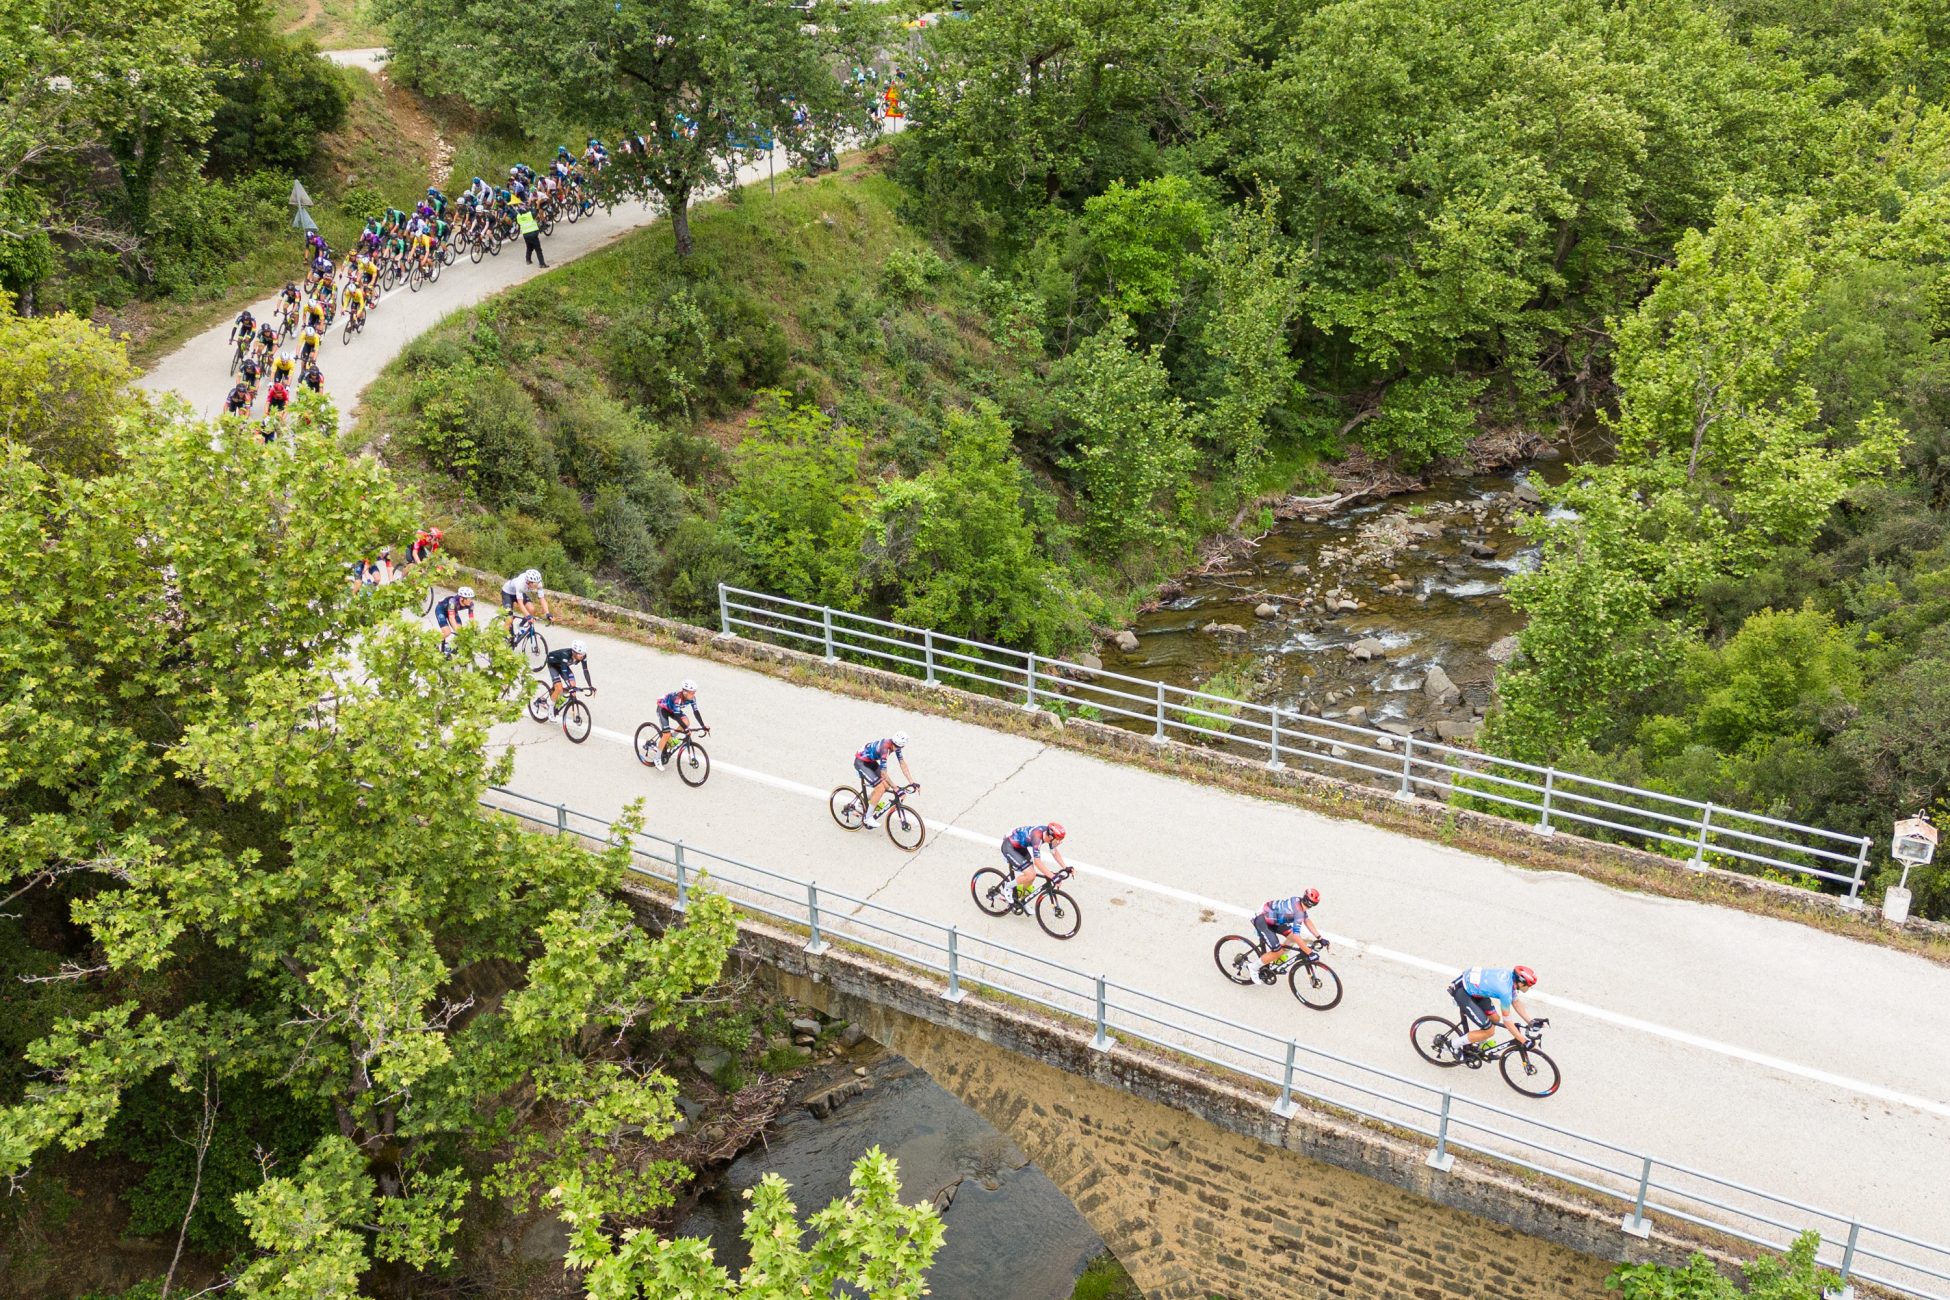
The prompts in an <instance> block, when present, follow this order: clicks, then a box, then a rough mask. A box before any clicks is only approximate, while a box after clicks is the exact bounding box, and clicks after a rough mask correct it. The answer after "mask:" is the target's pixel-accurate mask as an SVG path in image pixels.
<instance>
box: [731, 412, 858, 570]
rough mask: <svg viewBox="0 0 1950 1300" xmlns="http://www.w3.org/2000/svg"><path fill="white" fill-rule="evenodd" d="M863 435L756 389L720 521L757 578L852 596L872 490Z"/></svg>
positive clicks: (816, 413)
mask: <svg viewBox="0 0 1950 1300" xmlns="http://www.w3.org/2000/svg"><path fill="white" fill-rule="evenodd" d="M860 450H861V443H860V435H859V434H858V433H856V432H854V431H853V430H851V429H849V428H847V427H845V426H843V425H836V424H834V422H833V421H832V419H831V418H830V417H828V416H826V415H824V414H823V413H821V412H820V410H819V409H818V408H817V407H812V406H794V405H792V402H791V399H790V397H789V396H788V395H787V394H786V393H783V392H780V391H778V390H776V389H775V390H772V391H769V392H766V393H763V394H761V395H760V397H759V405H758V412H757V414H755V415H754V416H753V417H752V420H751V424H750V426H749V428H748V430H747V432H746V434H745V439H744V441H743V442H741V443H740V444H739V446H738V454H737V458H736V460H735V461H734V462H733V465H732V483H731V487H730V489H729V490H728V491H727V492H726V494H725V502H724V513H723V515H722V517H721V522H722V525H723V527H724V530H725V533H726V535H727V536H729V537H730V538H731V539H732V541H733V543H734V544H735V545H736V546H737V548H738V550H739V552H740V554H741V556H742V557H743V559H744V562H745V565H746V567H747V568H748V569H749V571H750V573H751V576H752V579H753V581H755V582H757V583H758V584H759V585H760V586H762V587H764V588H765V589H766V590H767V591H771V592H774V593H776V594H778V595H781V596H788V597H790V598H792V599H794V600H806V601H815V602H819V603H822V604H831V605H850V604H851V603H852V601H853V598H854V593H855V590H856V587H857V583H858V574H859V555H860V538H861V533H862V530H863V529H864V527H865V510H866V506H867V502H868V499H869V494H868V491H867V489H866V487H865V486H864V485H863V484H862V483H861V482H860Z"/></svg>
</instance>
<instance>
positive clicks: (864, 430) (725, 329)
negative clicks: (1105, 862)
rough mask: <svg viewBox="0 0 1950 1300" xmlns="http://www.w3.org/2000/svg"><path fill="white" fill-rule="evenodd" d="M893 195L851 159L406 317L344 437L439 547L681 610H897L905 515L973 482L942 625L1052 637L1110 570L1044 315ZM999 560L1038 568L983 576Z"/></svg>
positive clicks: (907, 597)
mask: <svg viewBox="0 0 1950 1300" xmlns="http://www.w3.org/2000/svg"><path fill="white" fill-rule="evenodd" d="M897 198H898V193H897V190H896V188H895V186H894V185H893V183H892V182H891V181H889V180H887V179H886V178H885V177H883V176H882V175H881V174H880V173H879V170H878V166H877V162H876V160H874V159H872V158H856V159H854V160H852V161H851V162H850V163H849V165H848V166H847V168H846V169H845V170H843V171H842V172H841V173H840V174H838V175H835V176H828V177H824V178H821V179H819V180H811V181H809V180H806V179H803V178H799V177H787V178H782V179H781V180H780V181H779V183H778V186H777V192H776V194H773V193H770V192H768V188H767V187H766V186H764V185H754V186H752V187H750V188H749V189H747V190H746V191H744V192H743V193H742V194H740V195H739V196H736V197H735V198H734V199H732V200H729V201H725V202H721V203H718V204H714V205H712V206H710V207H708V208H705V209H703V210H701V211H700V213H699V215H698V218H697V226H696V230H697V247H698V252H697V253H696V255H695V256H694V257H693V258H692V259H691V262H690V264H688V265H683V264H680V263H679V261H678V259H677V257H676V255H675V253H674V252H673V250H672V248H671V240H670V237H669V234H668V232H666V231H664V230H663V229H662V228H660V227H658V228H651V229H649V230H646V231H643V232H640V233H637V234H634V235H631V236H629V237H627V238H625V239H623V240H621V241H619V242H618V244H617V245H616V246H615V247H613V248H611V249H608V250H605V251H603V252H600V253H597V254H593V255H591V256H589V257H587V258H584V259H582V260H581V261H578V262H575V263H572V264H569V265H567V266H564V267H562V268H561V269H559V270H557V271H555V272H554V273H553V274H551V275H548V276H545V277H542V278H540V279H538V280H535V281H532V282H530V283H529V284H527V285H524V286H522V287H520V288H517V289H515V290H512V291H510V292H509V293H507V294H505V295H502V296H500V297H499V298H497V299H495V300H493V301H491V302H489V303H486V304H483V305H482V306H481V307H479V308H476V309H473V310H470V311H466V312H462V313H458V314H456V315H455V316H453V317H451V318H450V319H448V320H447V321H445V322H443V323H442V324H440V325H439V326H437V327H436V328H435V329H434V330H432V331H431V332H430V333H428V334H427V335H425V336H423V337H422V338H421V339H420V340H419V341H418V342H416V343H415V344H414V345H413V346H412V347H411V348H409V349H408V350H407V352H406V353H405V354H403V355H402V357H401V358H400V359H399V361H397V362H396V363H395V364H394V365H393V367H392V368H391V369H390V370H389V371H388V372H387V373H386V374H385V375H384V376H383V377H382V378H381V379H380V380H379V381H378V382H377V383H375V384H374V386H373V387H372V389H370V390H369V391H368V394H367V398H366V404H365V408H364V410H363V412H362V418H361V426H360V427H361V430H362V432H361V435H360V436H361V437H362V438H363V439H365V440H368V441H370V442H372V443H374V444H376V445H377V446H379V447H380V448H382V449H383V452H384V454H385V456H386V458H387V459H388V460H389V461H390V462H392V463H394V464H395V465H396V466H399V467H402V468H404V469H406V470H407V472H408V473H412V474H417V475H419V477H420V478H421V481H422V486H423V488H424V490H425V491H426V492H427V494H428V496H429V497H430V498H431V499H433V500H435V501H437V502H440V503H442V509H443V510H444V512H445V513H446V515H447V516H448V517H450V518H451V519H452V520H453V522H454V528H453V532H452V540H453V543H454V548H455V550H456V551H457V552H458V553H459V554H460V555H462V556H463V557H466V558H469V559H472V560H474V561H476V562H478V563H480V564H481V565H482V566H484V567H487V568H492V569H497V570H501V571H513V570H516V569H519V568H521V567H524V566H526V565H530V564H533V565H537V566H539V567H541V568H542V569H544V570H545V571H546V572H547V573H548V575H549V578H550V583H551V585H556V586H562V587H565V588H568V589H572V590H581V591H586V592H595V591H603V592H607V593H608V594H610V595H612V596H615V597H617V598H620V599H623V600H625V601H629V602H632V603H636V604H639V605H643V606H646V607H649V608H654V609H659V610H663V611H667V612H671V613H677V614H700V613H703V612H705V611H706V610H709V609H714V608H715V601H716V596H715V591H716V584H717V583H718V582H719V581H720V580H728V581H739V580H751V581H771V582H773V583H778V584H783V585H792V579H794V578H795V577H799V576H803V577H804V578H805V583H804V585H803V586H801V588H800V589H801V590H803V591H807V592H808V593H810V594H817V595H820V596H822V597H824V598H828V599H832V600H835V601H839V602H843V603H849V604H855V605H861V606H868V607H877V608H886V609H893V608H899V607H902V605H903V602H904V601H906V602H908V604H907V605H906V607H907V608H909V609H912V608H913V604H912V601H913V600H914V599H915V596H914V580H915V578H916V574H915V572H914V570H915V568H916V566H918V565H919V564H921V563H922V562H923V560H922V557H923V555H924V554H925V553H926V552H927V549H928V543H927V542H926V540H925V539H926V536H927V535H929V534H928V530H929V529H930V528H936V530H937V533H936V535H940V534H939V527H950V525H945V524H942V523H941V520H942V518H943V516H944V514H949V513H952V512H953V510H954V509H955V508H956V506H957V505H965V504H966V502H967V501H968V500H969V499H970V494H972V493H988V494H990V495H989V498H988V499H991V500H993V502H994V503H995V508H994V511H993V512H991V514H990V515H989V516H985V521H984V522H979V523H978V522H976V521H972V520H971V521H969V526H970V528H971V529H972V531H973V533H974V534H976V535H977V537H976V541H975V548H976V549H981V547H983V546H985V545H987V544H988V543H989V542H990V541H991V540H993V539H1000V541H999V542H998V545H1001V546H1004V547H1015V548H1016V549H1015V550H1013V551H1011V552H1010V553H1009V555H1007V556H994V555H991V556H986V557H980V558H979V563H980V564H981V565H983V566H986V574H985V576H981V577H970V578H969V580H968V590H967V591H964V592H962V593H960V595H959V596H958V598H957V599H958V600H959V602H960V603H959V604H957V605H956V608H957V610H960V611H961V612H962V613H963V614H964V615H965V617H963V618H961V620H960V621H961V622H962V625H963V626H964V627H967V628H968V629H970V630H975V631H983V632H987V633H1000V632H1002V631H1004V630H1005V629H1012V630H1014V632H1015V633H1016V634H1017V635H1020V636H1025V637H1027V638H1029V639H1031V640H1038V639H1040V640H1045V641H1047V640H1050V639H1052V638H1054V639H1064V638H1065V637H1068V636H1070V635H1072V634H1073V633H1074V632H1075V630H1076V629H1077V628H1078V627H1079V626H1080V623H1081V618H1080V615H1081V616H1089V615H1092V614H1100V615H1102V614H1107V612H1108V610H1107V606H1108V605H1109V604H1111V603H1112V602H1114V601H1116V600H1117V599H1119V598H1120V597H1119V596H1118V593H1121V592H1124V591H1127V590H1129V589H1130V587H1131V585H1132V584H1131V582H1130V581H1129V577H1130V575H1129V574H1128V573H1126V572H1123V571H1121V570H1120V571H1119V572H1115V573H1113V572H1109V571H1097V570H1093V569H1092V568H1090V567H1089V566H1088V565H1087V564H1086V563H1085V561H1084V560H1083V559H1082V558H1081V556H1080V555H1079V553H1078V552H1077V551H1076V550H1075V548H1074V547H1073V546H1072V545H1071V530H1070V528H1069V526H1068V524H1067V523H1066V522H1065V517H1066V514H1067V505H1066V502H1065V499H1064V496H1063V493H1062V492H1061V490H1060V489H1059V488H1058V487H1057V486H1056V485H1055V481H1054V479H1053V478H1052V476H1051V475H1050V474H1049V473H1048V472H1047V466H1048V464H1049V462H1050V459H1051V457H1052V455H1053V454H1054V451H1053V448H1052V447H1051V446H1050V445H1049V442H1048V436H1047V430H1048V428H1049V424H1050V421H1049V416H1048V413H1047V410H1046V406H1047V399H1046V398H1045V397H1044V396H1043V390H1044V388H1045V387H1046V379H1047V375H1046V372H1047V365H1046V359H1045V356H1044V353H1043V344H1042V341H1041V337H1040V334H1039V332H1038V331H1036V330H1035V329H1034V328H1032V327H1029V326H1027V325H1026V324H1025V322H1024V320H1023V317H1022V315H1021V312H1020V305H1019V304H1018V303H1016V302H1015V300H1014V299H1013V298H1012V297H1011V296H1010V294H1009V293H1008V292H1007V291H1006V290H1004V289H1003V288H1002V287H1001V286H1000V285H999V284H997V283H996V282H995V281H994V280H993V279H991V278H990V277H989V276H988V275H986V274H985V273H983V272H982V271H980V270H979V269H977V268H975V267H973V266H971V265H969V264H967V263H963V262H958V261H954V260H951V259H946V258H943V257H942V256H941V255H939V254H938V253H937V252H936V251H935V250H934V249H933V248H931V247H930V246H929V245H928V243H927V242H926V241H925V240H924V239H923V238H922V237H921V236H920V235H919V234H918V233H916V231H915V230H914V229H913V228H912V227H911V226H909V225H908V224H906V223H905V222H903V220H902V219H901V217H900V215H899V214H898V213H897V210H896V202H897ZM775 390H784V391H785V392H786V393H787V394H789V396H788V398H787V399H786V401H785V402H784V404H783V405H775V404H774V403H773V402H772V400H771V399H768V398H767V397H765V394H766V393H768V392H771V391H775ZM991 406H992V412H991V413H990V414H988V415H986V416H984V417H983V419H984V420H986V421H987V422H988V423H986V424H984V426H983V427H984V428H986V429H989V430H990V431H991V433H992V432H993V430H994V428H995V427H996V425H995V422H996V421H1002V422H1006V426H1007V429H1006V430H1005V432H1004V434H1002V435H1001V436H999V438H998V440H997V445H999V447H1000V452H999V454H998V453H997V452H996V451H995V448H994V447H991V448H990V450H989V451H987V452H976V451H973V450H967V449H966V448H968V447H972V446H973V442H974V441H977V440H979V439H980V438H981V437H984V436H988V435H984V434H982V433H980V432H979V431H975V430H973V429H972V428H971V427H970V425H969V422H968V420H967V418H966V417H965V415H958V413H965V412H967V411H969V410H971V409H974V408H983V409H988V407H991ZM803 408H816V409H813V410H810V411H807V410H804V409H803ZM795 411H797V412H798V413H797V414H792V412H795ZM755 418H758V419H759V427H760V429H761V430H762V433H761V434H752V433H750V432H749V430H750V427H751V424H752V421H753V420H754V419H755ZM787 426H790V427H789V428H788V427H787ZM957 430H959V431H960V432H956V431H957ZM753 440H755V441H757V442H760V443H762V444H763V451H762V453H761V452H759V451H757V450H755V449H754V445H753ZM957 440H959V441H957ZM951 442H954V443H955V445H956V446H962V447H964V454H963V456H962V459H961V461H960V462H959V468H958V469H953V470H951V469H949V468H947V466H948V465H949V463H950V462H951V461H953V460H954V456H953V453H952V450H951V448H950V446H949V444H950V443H951ZM856 444H857V445H856ZM1011 445H1013V448H1014V451H1015V452H1016V453H1017V454H1016V455H1015V456H1011V455H1009V448H1010V447H1011ZM814 460H818V461H819V462H820V463H819V464H817V465H815V464H813V463H812V462H813V461H814ZM1025 466H1026V467H1027V468H1025ZM991 471H993V472H991ZM955 475H959V476H960V477H954V476H955ZM971 476H972V477H971ZM978 480H979V481H978ZM774 489H776V496H775V497H772V498H768V497H767V493H768V491H773V490H774ZM921 498H924V499H925V500H924V502H923V504H922V505H920V506H916V505H915V501H916V500H917V499H921ZM829 505H830V506H831V510H830V511H829V512H827V513H825V514H822V513H821V512H822V510H824V509H825V507H827V506H829ZM800 511H803V512H805V513H804V514H803V516H802V515H800V514H795V512H800ZM787 516H791V517H790V518H788V517H787ZM916 537H921V538H922V539H923V540H922V542H921V544H920V550H919V551H918V552H917V551H916V550H914V549H913V548H912V547H911V546H910V543H912V542H913V541H914V539H915V538H916ZM968 549H969V548H968V546H967V545H965V544H963V543H955V544H953V545H951V546H950V547H949V551H950V554H949V555H948V556H947V558H946V559H945V561H944V560H943V559H942V558H941V557H936V558H935V559H934V560H932V561H928V564H929V566H930V568H931V569H933V570H936V571H938V570H939V569H940V568H941V567H942V565H943V563H944V562H945V563H946V564H947V565H949V566H950V567H952V566H953V565H955V564H957V563H959V562H960V561H961V560H962V559H963V558H964V557H966V553H967V551H968ZM788 553H789V554H790V555H791V556H793V557H796V558H795V559H792V560H791V561H790V562H788V561H787V560H785V559H782V558H781V556H782V555H784V554H788ZM1166 558H1167V557H1166V556H1165V555H1163V554H1160V555H1159V556H1156V557H1152V559H1151V561H1150V563H1151V564H1154V565H1155V564H1158V563H1162V562H1164V561H1165V559H1166ZM802 561H803V563H801V562H802ZM968 562H969V563H970V564H971V565H974V564H977V563H978V560H977V559H969V561H968ZM795 564H797V565H799V567H793V566H794V565H795ZM1017 577H1020V578H1021V579H1022V580H1023V582H1022V584H1018V587H1019V588H1020V587H1021V586H1022V585H1023V584H1027V585H1029V586H1034V587H1036V588H1037V589H1038V590H1036V591H1027V590H1022V589H1016V590H1001V589H999V588H1008V587H1009V586H1010V584H1011V582H1012V581H1013V580H1014V579H1015V578H1017ZM998 584H999V587H998ZM969 592H972V593H973V594H972V595H971V594H969ZM1058 592H1060V593H1061V596H1062V600H1061V601H1060V602H1056V601H1048V602H1045V601H1043V597H1044V596H1045V595H1050V594H1054V593H1058ZM1058 603H1060V604H1061V606H1062V609H1061V610H1060V612H1059V611H1057V610H1056V609H1055V608H1054V606H1055V605H1056V604H1058ZM1031 606H1033V607H1035V608H1036V609H1039V610H1041V613H1035V614H1028V613H1024V612H1023V610H1024V609H1025V608H1027V607H1031ZM930 608H937V607H935V606H931V607H930Z"/></svg>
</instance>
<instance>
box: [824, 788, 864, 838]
mask: <svg viewBox="0 0 1950 1300" xmlns="http://www.w3.org/2000/svg"><path fill="white" fill-rule="evenodd" d="M826 811H828V812H830V813H832V814H833V820H834V821H836V822H838V823H839V824H840V825H842V826H844V827H846V829H848V830H850V831H857V830H859V829H860V823H861V822H863V821H865V820H866V819H867V814H866V809H865V808H864V807H863V806H862V805H861V803H860V792H859V791H858V790H855V789H854V788H853V787H852V786H850V785H843V786H839V787H837V788H836V789H834V791H833V793H832V795H831V796H829V797H828V798H827V800H826Z"/></svg>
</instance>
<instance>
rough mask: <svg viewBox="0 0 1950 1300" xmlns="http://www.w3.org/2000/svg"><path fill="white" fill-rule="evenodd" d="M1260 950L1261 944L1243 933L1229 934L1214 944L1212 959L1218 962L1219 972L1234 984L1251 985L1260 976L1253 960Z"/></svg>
mask: <svg viewBox="0 0 1950 1300" xmlns="http://www.w3.org/2000/svg"><path fill="white" fill-rule="evenodd" d="M1258 951H1259V945H1258V944H1256V943H1254V942H1253V941H1252V940H1251V939H1248V938H1247V937H1246V936H1245V935H1243V934H1229V935H1227V936H1226V937H1225V938H1223V939H1221V940H1219V941H1218V942H1217V943H1215V944H1213V945H1212V960H1213V961H1214V962H1216V963H1217V964H1218V967H1219V974H1221V975H1223V976H1225V977H1226V978H1227V979H1229V980H1231V981H1232V982H1233V983H1234V984H1245V985H1248V986H1250V985H1251V984H1252V983H1253V981H1254V980H1256V979H1258V978H1259V972H1258V971H1256V970H1254V969H1253V966H1252V960H1253V957H1254V955H1255V954H1256V953H1257V952H1258Z"/></svg>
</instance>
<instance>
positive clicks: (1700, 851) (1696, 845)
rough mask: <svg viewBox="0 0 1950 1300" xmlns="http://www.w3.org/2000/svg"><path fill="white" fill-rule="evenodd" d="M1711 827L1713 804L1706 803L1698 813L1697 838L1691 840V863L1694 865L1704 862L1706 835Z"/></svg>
mask: <svg viewBox="0 0 1950 1300" xmlns="http://www.w3.org/2000/svg"><path fill="white" fill-rule="evenodd" d="M1712 829H1713V805H1712V804H1708V805H1706V809H1705V811H1703V812H1701V813H1700V815H1699V838H1698V839H1697V840H1695V841H1694V842H1693V865H1694V866H1696V867H1697V866H1701V865H1703V864H1704V863H1705V862H1706V836H1707V832H1709V831H1711V830H1712Z"/></svg>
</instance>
